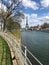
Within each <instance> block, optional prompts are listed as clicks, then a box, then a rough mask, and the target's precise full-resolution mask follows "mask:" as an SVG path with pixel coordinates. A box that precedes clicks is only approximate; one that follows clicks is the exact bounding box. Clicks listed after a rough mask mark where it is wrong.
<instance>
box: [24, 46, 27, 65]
mask: <svg viewBox="0 0 49 65" xmlns="http://www.w3.org/2000/svg"><path fill="white" fill-rule="evenodd" d="M26 57H27V48H26V46H25V60H24V65H26Z"/></svg>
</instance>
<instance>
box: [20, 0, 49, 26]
mask: <svg viewBox="0 0 49 65" xmlns="http://www.w3.org/2000/svg"><path fill="white" fill-rule="evenodd" d="M22 5H23V7H24V8H23V9H24V14H25V16H28V24H29V26H34V25H38V24H39V25H41V24H43V23H45V22H47V23H49V0H23V1H22ZM25 24H26V22H25V19H24V20H23V22H22V23H21V26H22V27H25Z"/></svg>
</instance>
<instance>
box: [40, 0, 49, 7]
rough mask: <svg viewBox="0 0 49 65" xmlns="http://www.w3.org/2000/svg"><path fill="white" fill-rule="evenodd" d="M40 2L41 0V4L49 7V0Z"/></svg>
mask: <svg viewBox="0 0 49 65" xmlns="http://www.w3.org/2000/svg"><path fill="white" fill-rule="evenodd" d="M40 2H41V5H42V6H43V7H48V6H49V0H41V1H40Z"/></svg>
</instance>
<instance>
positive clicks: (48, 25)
mask: <svg viewBox="0 0 49 65" xmlns="http://www.w3.org/2000/svg"><path fill="white" fill-rule="evenodd" d="M41 28H42V29H44V28H49V24H48V23H44V24H43V25H42V26H41Z"/></svg>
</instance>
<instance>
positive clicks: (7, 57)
mask: <svg viewBox="0 0 49 65" xmlns="http://www.w3.org/2000/svg"><path fill="white" fill-rule="evenodd" d="M0 65H12V62H11V54H10V49H9V46H8V45H7V43H6V41H5V40H4V39H3V38H2V37H0Z"/></svg>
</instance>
